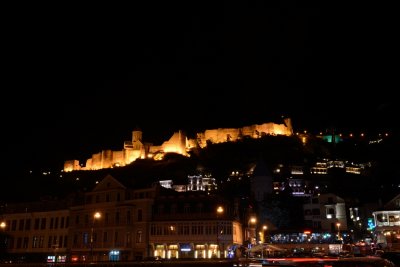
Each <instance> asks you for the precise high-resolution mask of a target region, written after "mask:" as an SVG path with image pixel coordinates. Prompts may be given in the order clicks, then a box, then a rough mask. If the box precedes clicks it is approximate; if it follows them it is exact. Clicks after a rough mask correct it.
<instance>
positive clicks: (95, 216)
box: [90, 212, 101, 262]
mask: <svg viewBox="0 0 400 267" xmlns="http://www.w3.org/2000/svg"><path fill="white" fill-rule="evenodd" d="M100 218H101V213H100V212H95V213H94V214H93V221H92V228H91V229H90V261H91V262H93V236H94V223H95V221H96V220H98V219H100Z"/></svg>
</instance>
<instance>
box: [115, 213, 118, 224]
mask: <svg viewBox="0 0 400 267" xmlns="http://www.w3.org/2000/svg"><path fill="white" fill-rule="evenodd" d="M115 223H116V224H119V211H117V212H116V213H115Z"/></svg>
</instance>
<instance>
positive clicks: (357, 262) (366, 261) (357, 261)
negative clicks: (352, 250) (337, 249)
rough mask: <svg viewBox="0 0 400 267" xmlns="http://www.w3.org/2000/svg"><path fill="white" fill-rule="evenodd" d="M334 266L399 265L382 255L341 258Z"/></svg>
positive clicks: (392, 266)
mask: <svg viewBox="0 0 400 267" xmlns="http://www.w3.org/2000/svg"><path fill="white" fill-rule="evenodd" d="M332 267H398V265H396V264H394V263H393V262H392V261H389V260H387V259H384V258H381V257H377V256H363V257H353V258H343V259H339V260H338V261H336V262H334V264H333V265H332Z"/></svg>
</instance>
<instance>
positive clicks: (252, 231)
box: [249, 216, 257, 245]
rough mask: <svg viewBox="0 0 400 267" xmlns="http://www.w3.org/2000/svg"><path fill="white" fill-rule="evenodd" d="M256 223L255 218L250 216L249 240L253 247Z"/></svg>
mask: <svg viewBox="0 0 400 267" xmlns="http://www.w3.org/2000/svg"><path fill="white" fill-rule="evenodd" d="M256 223H257V218H256V217H255V216H251V217H250V219H249V239H250V243H251V244H253V245H254V243H255V242H254V241H255V239H256V233H255V231H256Z"/></svg>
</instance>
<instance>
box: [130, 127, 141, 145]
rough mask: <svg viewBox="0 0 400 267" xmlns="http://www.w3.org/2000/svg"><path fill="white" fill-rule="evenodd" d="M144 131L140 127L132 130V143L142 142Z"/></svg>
mask: <svg viewBox="0 0 400 267" xmlns="http://www.w3.org/2000/svg"><path fill="white" fill-rule="evenodd" d="M142 134H143V133H142V131H141V130H140V129H137V130H134V131H132V143H134V142H137V141H140V142H142Z"/></svg>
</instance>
